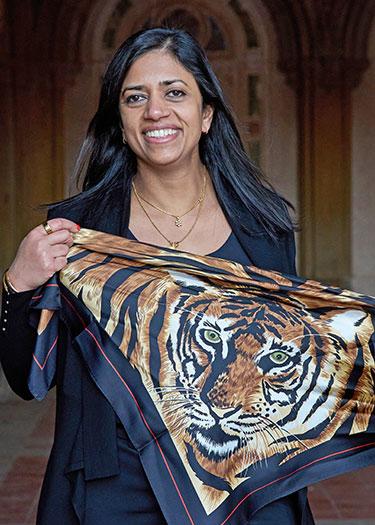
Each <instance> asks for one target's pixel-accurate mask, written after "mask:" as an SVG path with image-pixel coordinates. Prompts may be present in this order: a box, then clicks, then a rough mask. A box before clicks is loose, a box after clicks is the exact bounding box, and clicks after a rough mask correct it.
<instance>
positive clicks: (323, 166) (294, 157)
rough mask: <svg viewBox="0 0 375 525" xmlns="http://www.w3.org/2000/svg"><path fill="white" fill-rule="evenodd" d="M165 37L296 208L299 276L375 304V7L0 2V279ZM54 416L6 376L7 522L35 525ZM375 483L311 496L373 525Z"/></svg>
mask: <svg viewBox="0 0 375 525" xmlns="http://www.w3.org/2000/svg"><path fill="white" fill-rule="evenodd" d="M156 25H169V26H174V27H175V26H177V27H182V28H185V29H187V30H189V31H190V32H191V33H192V34H193V35H194V36H195V37H196V38H197V39H198V40H199V41H200V42H201V44H202V45H203V46H204V48H205V49H206V51H207V54H208V57H209V59H210V61H211V63H212V65H213V67H214V70H215V71H216V73H217V75H218V77H219V78H220V80H221V82H222V84H223V87H224V91H225V93H226V94H227V97H228V99H229V101H230V103H231V105H232V107H233V108H234V110H235V112H236V114H237V118H238V123H239V127H240V130H241V133H242V137H243V140H244V143H245V146H246V148H247V150H248V152H249V154H250V155H251V157H252V158H253V160H254V161H255V162H256V163H258V164H259V165H260V167H261V168H262V169H263V171H264V172H265V173H266V175H267V176H268V177H269V179H270V180H271V181H272V183H273V184H274V186H275V187H276V188H277V189H278V190H280V191H281V192H282V193H283V194H284V195H285V196H286V197H287V198H288V199H289V200H290V201H291V202H292V203H293V204H294V206H295V207H296V212H297V220H298V221H299V224H300V233H299V234H298V264H299V272H300V274H301V275H304V276H308V277H311V278H316V279H319V280H322V281H324V282H330V283H332V284H336V285H339V286H342V287H348V288H351V289H354V290H357V291H360V292H364V293H367V294H375V263H374V260H375V242H374V241H375V213H374V210H375V185H374V175H375V173H374V166H375V0H189V1H186V0H185V1H182V0H164V1H163V0H160V1H152V0H0V46H1V47H0V64H1V74H0V86H1V87H0V89H1V98H0V101H1V102H0V107H1V109H0V133H1V142H0V165H1V185H0V228H1V251H0V269H1V270H2V271H3V270H4V269H5V268H7V267H8V266H9V263H10V261H11V260H12V258H13V257H14V254H15V251H16V248H17V245H18V243H19V241H20V240H21V239H22V237H23V236H24V235H25V234H26V233H27V232H28V231H29V230H30V229H31V228H33V227H34V226H35V225H36V224H38V223H40V222H41V220H42V219H43V217H44V214H43V213H41V212H40V211H38V209H37V208H38V206H39V205H40V204H41V203H46V202H51V201H55V200H58V199H61V198H63V197H64V196H67V195H69V194H70V193H72V192H76V191H77V188H76V184H75V181H73V180H71V173H72V168H73V165H74V162H75V159H76V157H77V153H78V151H79V147H80V144H81V142H82V139H83V137H84V135H85V132H86V129H87V125H88V122H89V120H90V118H91V117H92V115H93V113H94V112H95V109H96V105H97V100H98V93H99V89H100V83H101V77H102V75H103V71H104V70H105V67H106V64H107V63H108V61H109V59H110V57H111V56H112V54H113V52H114V50H115V49H116V48H117V47H118V46H119V44H120V43H121V42H122V41H123V40H124V39H125V38H126V37H127V36H129V35H130V34H132V33H133V32H135V31H136V30H138V29H141V28H145V27H152V26H156ZM53 410H54V400H53V395H52V396H50V397H49V399H48V400H47V401H46V402H45V403H44V404H43V405H39V404H38V403H36V402H28V403H26V402H22V401H20V400H18V399H16V398H15V396H13V394H11V393H10V392H9V389H8V387H7V386H6V384H5V382H4V378H3V376H2V375H1V372H0V423H1V428H0V460H1V463H0V524H7V525H27V524H31V523H34V522H35V517H34V516H35V505H36V501H37V497H38V492H39V487H40V481H41V477H42V475H43V471H44V468H45V462H46V455H47V453H48V448H49V446H50V443H51V435H52V426H53ZM374 478H375V470H374V469H366V470H364V471H359V472H358V473H355V474H352V475H350V476H341V477H340V478H336V479H334V480H332V481H329V482H324V483H321V484H319V485H316V486H314V487H312V489H311V490H310V494H311V501H312V505H313V508H314V513H315V515H316V516H317V517H318V518H319V520H320V521H319V523H321V524H323V523H324V524H327V525H328V524H330V523H332V524H333V523H336V524H338V523H340V524H342V525H343V524H345V525H356V524H357V525H359V524H361V525H365V524H367V525H370V524H375V504H374V503H373V499H374V496H373V495H374V493H375V490H374V489H375V480H374Z"/></svg>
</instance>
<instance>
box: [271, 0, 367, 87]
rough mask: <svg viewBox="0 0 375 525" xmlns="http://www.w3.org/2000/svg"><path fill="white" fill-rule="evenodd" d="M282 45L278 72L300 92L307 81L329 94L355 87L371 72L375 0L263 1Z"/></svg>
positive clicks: (280, 46) (280, 45)
mask: <svg viewBox="0 0 375 525" xmlns="http://www.w3.org/2000/svg"><path fill="white" fill-rule="evenodd" d="M263 1H264V5H265V7H266V8H267V9H268V10H269V12H270V14H271V18H272V20H273V24H274V27H275V31H276V34H277V39H278V44H279V67H280V69H281V71H282V72H283V73H285V75H286V78H287V82H288V84H289V85H290V86H291V87H293V88H294V89H296V90H298V89H299V88H300V82H301V81H302V79H303V78H304V77H305V78H306V76H307V77H308V78H313V79H315V82H316V83H317V84H319V87H321V88H322V89H324V90H327V91H331V90H332V89H336V88H338V87H340V86H343V85H345V86H347V87H348V88H349V89H352V88H354V87H356V86H357V85H358V84H359V83H360V81H361V78H362V75H363V73H364V71H365V70H366V69H367V67H368V65H369V62H368V59H367V42H368V37H369V33H370V28H371V23H372V21H373V19H374V16H375V0H314V1H312V0H292V1H289V2H288V1H287V0H263Z"/></svg>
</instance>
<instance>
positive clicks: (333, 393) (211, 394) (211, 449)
mask: <svg viewBox="0 0 375 525" xmlns="http://www.w3.org/2000/svg"><path fill="white" fill-rule="evenodd" d="M30 312H31V316H32V317H33V319H34V323H36V324H37V326H38V337H37V343H36V348H35V352H34V355H33V365H32V367H31V371H30V376H29V387H30V390H31V392H32V393H33V394H34V396H35V397H36V398H37V399H41V398H43V397H44V395H45V394H46V392H47V390H48V388H49V387H50V386H51V382H52V380H53V377H54V374H55V368H56V353H57V351H58V350H57V349H58V327H59V323H64V324H65V325H66V326H67V327H68V329H69V331H70V333H71V336H72V338H73V339H74V341H73V344H74V348H75V351H77V352H79V353H80V355H81V357H82V361H83V363H84V365H85V366H87V368H88V370H89V373H90V375H91V377H92V379H93V381H94V382H95V383H96V385H97V387H98V388H99V389H100V391H101V392H102V393H103V395H104V396H105V397H106V398H107V400H108V401H109V403H110V404H111V405H112V407H113V409H114V411H115V412H116V414H117V416H118V417H119V419H120V420H121V422H122V424H123V426H124V428H125V430H126V432H127V434H128V436H129V438H130V440H131V442H132V444H133V446H134V447H135V449H136V450H137V451H138V453H139V457H140V460H141V462H142V465H143V467H144V470H145V472H146V475H147V477H148V479H149V481H150V484H151V487H152V490H153V491H154V493H155V495H156V498H157V499H158V502H159V504H160V507H161V509H162V511H163V513H164V515H165V518H166V521H167V522H168V523H170V524H175V523H176V519H177V517H178V523H179V525H185V524H186V525H187V524H190V525H192V524H196V525H206V524H207V525H213V524H215V525H219V524H221V525H224V524H226V523H228V524H235V525H237V524H238V525H239V524H242V523H245V522H247V521H248V520H249V519H250V517H251V516H252V515H253V514H254V513H255V512H256V511H257V510H258V509H259V508H260V507H262V506H264V505H266V504H267V503H269V502H271V501H273V500H275V499H278V498H280V497H282V496H284V495H287V494H289V493H291V492H294V491H296V490H298V489H300V488H302V487H305V486H307V485H309V484H311V483H315V482H317V481H319V480H322V479H325V478H328V477H330V476H335V475H338V474H341V473H343V472H346V471H349V470H352V469H356V468H359V467H363V466H367V465H370V464H373V463H375V461H374V460H375V448H374V445H375V434H374V432H375V428H374V418H373V412H374V399H375V398H374V372H375V368H374V342H375V336H374V313H375V299H374V298H372V297H368V296H364V295H360V294H357V293H354V292H351V291H348V290H341V289H338V288H335V287H330V286H325V285H323V284H321V283H319V282H316V281H312V280H304V279H300V278H297V277H294V276H293V277H292V276H289V275H284V274H281V273H277V272H272V271H265V270H262V269H260V268H257V267H254V266H242V265H240V264H238V263H235V262H230V261H227V260H223V259H219V258H213V257H209V256H197V255H192V254H190V253H184V252H180V251H175V250H170V249H160V248H157V247H154V246H151V245H148V244H144V243H139V242H137V241H132V240H127V239H123V238H120V237H116V236H113V235H109V234H105V233H102V232H96V231H92V230H85V229H82V230H81V231H80V232H79V233H78V234H76V235H75V240H74V245H73V247H72V248H71V249H70V252H69V256H68V265H67V266H66V267H65V268H64V269H63V270H62V271H61V272H60V275H59V280H58V279H57V277H56V276H55V277H54V278H53V279H51V281H50V282H48V283H47V284H46V285H45V286H44V287H42V288H41V290H40V292H38V293H37V294H36V295H35V297H33V299H32V302H31V305H30ZM126 496H127V495H125V494H124V497H126Z"/></svg>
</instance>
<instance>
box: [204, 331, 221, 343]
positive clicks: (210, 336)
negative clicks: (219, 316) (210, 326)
mask: <svg viewBox="0 0 375 525" xmlns="http://www.w3.org/2000/svg"><path fill="white" fill-rule="evenodd" d="M203 337H204V339H206V341H207V342H208V343H220V341H221V337H220V335H219V334H218V333H217V332H215V330H204V331H203Z"/></svg>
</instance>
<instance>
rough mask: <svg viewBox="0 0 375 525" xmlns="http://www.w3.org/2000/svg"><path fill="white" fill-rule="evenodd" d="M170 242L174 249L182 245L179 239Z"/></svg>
mask: <svg viewBox="0 0 375 525" xmlns="http://www.w3.org/2000/svg"><path fill="white" fill-rule="evenodd" d="M169 244H170V245H171V248H173V249H174V250H176V249H177V248H178V247H179V245H180V243H179V242H178V241H171V242H170V243H169Z"/></svg>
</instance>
